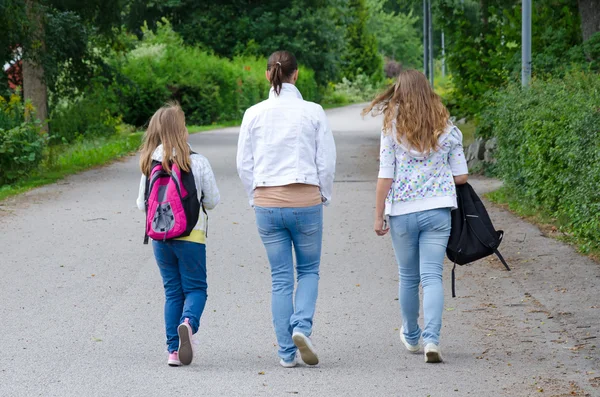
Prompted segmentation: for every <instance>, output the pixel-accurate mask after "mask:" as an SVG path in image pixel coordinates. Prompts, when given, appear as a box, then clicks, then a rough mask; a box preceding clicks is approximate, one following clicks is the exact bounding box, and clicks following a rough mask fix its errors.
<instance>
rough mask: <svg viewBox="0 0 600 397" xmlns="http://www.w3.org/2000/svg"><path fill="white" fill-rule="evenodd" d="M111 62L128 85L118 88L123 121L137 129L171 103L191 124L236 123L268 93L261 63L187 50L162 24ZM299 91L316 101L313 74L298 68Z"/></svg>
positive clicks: (197, 49)
mask: <svg viewBox="0 0 600 397" xmlns="http://www.w3.org/2000/svg"><path fill="white" fill-rule="evenodd" d="M115 63H116V65H115V66H117V68H119V69H120V71H121V73H122V74H123V75H124V76H125V77H126V79H128V81H129V84H125V85H122V86H120V87H119V90H120V96H121V98H122V101H123V110H124V115H123V116H124V117H123V118H124V121H125V122H127V123H130V124H134V125H138V126H139V125H144V124H145V123H146V122H147V121H148V119H149V118H150V117H151V116H152V114H153V113H154V112H155V111H156V109H158V108H159V107H160V106H162V105H163V104H164V103H165V102H166V101H168V100H170V99H175V100H178V101H179V102H180V103H181V105H182V107H183V108H184V110H185V112H186V118H187V121H188V123H190V124H203V125H206V124H212V123H215V122H219V121H230V120H238V119H241V118H242V116H243V114H244V111H245V110H246V109H247V108H248V107H250V106H252V105H254V104H255V103H257V102H259V101H260V100H262V99H265V98H266V96H267V93H268V90H269V84H268V82H267V80H266V79H265V74H264V71H265V69H266V64H267V61H266V59H263V58H253V57H238V58H234V59H233V60H229V59H225V58H219V57H217V56H214V55H212V54H209V53H207V52H205V51H202V50H201V49H199V48H197V47H190V46H186V45H184V44H183V41H182V40H181V38H180V37H179V36H178V35H177V34H176V33H174V32H173V30H172V29H171V26H170V24H169V23H168V22H166V21H164V22H163V23H162V24H159V26H158V29H157V32H156V33H153V32H151V31H149V30H148V29H144V38H143V40H142V41H141V42H140V43H139V45H138V47H137V48H136V49H135V50H133V51H131V52H130V53H129V54H128V55H127V56H126V57H125V58H122V59H119V60H117V61H116V62H115ZM298 88H299V89H300V91H301V92H302V94H303V96H304V98H305V99H307V100H315V99H317V86H316V82H315V79H314V72H313V71H311V70H308V69H306V68H304V67H302V68H301V70H300V75H299V81H298Z"/></svg>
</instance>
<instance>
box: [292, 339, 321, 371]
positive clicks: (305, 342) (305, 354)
mask: <svg viewBox="0 0 600 397" xmlns="http://www.w3.org/2000/svg"><path fill="white" fill-rule="evenodd" d="M292 340H293V341H294V345H296V347H297V348H298V350H299V351H300V357H302V361H304V363H305V364H307V365H317V364H318V363H319V357H317V352H315V348H314V346H313V344H312V342H311V341H310V338H309V337H308V336H306V335H304V334H303V333H301V332H294V334H293V335H292Z"/></svg>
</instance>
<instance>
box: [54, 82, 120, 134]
mask: <svg viewBox="0 0 600 397" xmlns="http://www.w3.org/2000/svg"><path fill="white" fill-rule="evenodd" d="M118 102H119V100H118V99H117V96H116V94H115V92H114V91H113V87H111V86H110V85H109V84H108V83H107V82H106V81H103V80H102V79H100V78H96V79H94V80H93V81H92V83H91V84H90V87H89V89H88V90H87V91H86V93H85V94H83V95H81V96H80V97H79V98H76V99H73V100H64V101H61V102H59V103H58V104H56V105H55V106H54V108H53V109H52V113H51V114H50V122H49V125H50V133H51V142H52V143H58V142H63V143H69V142H73V141H75V140H76V139H77V138H79V137H85V138H97V137H107V136H111V135H114V134H115V133H116V132H117V128H118V126H119V124H121V118H120V117H119V116H118V114H119V113H120V111H119V106H118ZM116 115H117V116H116Z"/></svg>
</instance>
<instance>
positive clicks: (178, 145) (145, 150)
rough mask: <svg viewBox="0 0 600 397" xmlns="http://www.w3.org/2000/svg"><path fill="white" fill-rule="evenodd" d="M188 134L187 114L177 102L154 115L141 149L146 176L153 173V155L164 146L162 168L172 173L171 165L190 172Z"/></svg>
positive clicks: (141, 167) (167, 105)
mask: <svg viewBox="0 0 600 397" xmlns="http://www.w3.org/2000/svg"><path fill="white" fill-rule="evenodd" d="M187 137H188V132H187V128H186V127H185V114H184V113H183V110H182V109H181V106H179V104H178V103H177V102H169V103H167V104H166V105H165V106H163V107H161V108H160V109H158V110H157V111H156V113H154V116H152V118H151V119H150V123H149V124H148V129H147V130H146V133H145V134H144V140H143V143H142V147H141V149H140V169H141V170H142V173H143V174H144V175H146V176H150V172H151V171H152V153H154V150H155V149H156V148H157V147H158V146H159V145H160V144H162V145H163V159H162V166H163V169H164V170H165V171H167V172H171V164H177V166H178V167H179V169H180V170H183V171H186V172H189V171H190V165H191V159H190V155H191V149H190V146H189V145H188V143H187Z"/></svg>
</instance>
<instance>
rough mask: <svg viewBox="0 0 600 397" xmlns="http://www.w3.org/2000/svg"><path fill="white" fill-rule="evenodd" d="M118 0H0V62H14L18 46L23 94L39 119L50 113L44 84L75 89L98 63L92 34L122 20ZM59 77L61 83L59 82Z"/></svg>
mask: <svg viewBox="0 0 600 397" xmlns="http://www.w3.org/2000/svg"><path fill="white" fill-rule="evenodd" d="M121 3H122V0H88V1H85V2H83V1H77V0H26V1H25V2H23V1H18V0H0V9H2V11H3V12H2V17H0V21H2V22H4V21H3V19H6V20H7V21H8V23H6V24H2V26H3V33H4V40H2V41H0V44H1V45H2V52H1V53H0V54H1V55H2V57H3V59H1V60H0V61H2V62H7V61H12V60H14V58H15V51H16V49H17V48H20V49H21V50H22V51H21V56H22V60H23V86H24V87H23V91H24V92H23V93H24V96H25V98H26V99H29V100H31V101H32V103H33V105H34V106H35V107H36V111H37V117H38V118H39V119H41V120H42V121H45V120H46V119H47V115H48V110H47V106H48V103H47V102H48V87H50V89H51V90H52V91H54V92H61V93H75V92H77V89H78V88H81V87H83V86H84V85H85V84H86V83H87V82H88V81H89V78H90V75H91V74H92V70H93V69H94V67H95V66H96V65H98V64H99V63H101V59H100V56H99V55H98V54H97V53H96V51H95V49H94V48H93V42H94V37H96V36H98V35H104V36H106V37H109V36H111V35H112V27H113V26H119V25H120V21H121ZM59 82H60V83H59Z"/></svg>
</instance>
